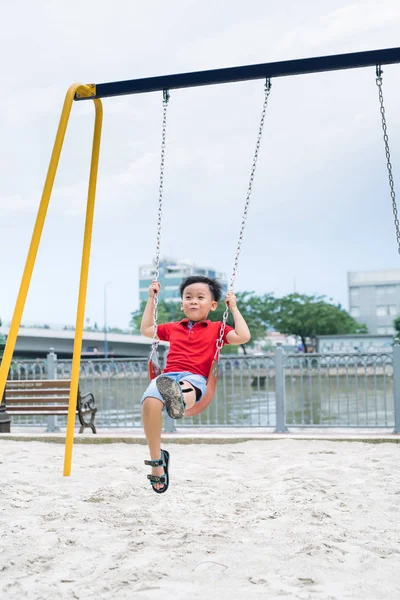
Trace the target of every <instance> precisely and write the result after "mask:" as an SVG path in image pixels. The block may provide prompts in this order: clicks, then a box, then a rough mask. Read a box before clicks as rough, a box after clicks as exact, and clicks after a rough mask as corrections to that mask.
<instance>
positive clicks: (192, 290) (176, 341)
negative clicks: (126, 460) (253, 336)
mask: <svg viewBox="0 0 400 600" xmlns="http://www.w3.org/2000/svg"><path fill="white" fill-rule="evenodd" d="M159 291H160V283H159V282H157V281H153V283H152V284H151V285H150V287H149V299H148V301H147V305H146V308H145V310H144V313H143V317H142V323H141V326H140V331H141V333H142V334H143V335H145V336H146V337H149V338H152V337H153V332H154V317H153V315H154V297H155V296H156V294H158V292H159ZM179 291H180V294H181V298H182V303H181V310H183V312H184V314H185V318H184V319H182V320H181V321H179V322H175V323H165V324H163V325H158V327H157V337H158V339H160V340H164V341H169V342H170V349H169V352H168V356H167V364H166V367H165V369H164V373H163V375H160V376H159V377H157V378H156V379H153V380H152V381H151V382H150V385H149V386H148V388H147V390H146V391H145V393H144V395H143V398H142V420H143V428H144V433H145V435H146V439H147V444H148V446H149V451H150V456H151V459H152V460H150V461H145V464H148V465H150V466H152V467H153V470H152V475H148V476H147V477H148V479H149V480H150V482H151V485H152V486H153V489H154V491H155V492H157V493H158V494H162V493H163V492H166V491H167V488H168V485H169V476H168V463H169V453H168V452H167V451H166V450H161V448H160V444H161V429H162V417H161V412H162V410H163V408H164V407H165V409H166V410H167V412H168V414H169V415H170V416H171V417H173V418H181V417H183V415H184V412H185V409H186V408H191V407H192V406H193V405H194V404H195V403H196V402H198V401H199V400H200V399H201V397H202V396H203V394H204V393H205V391H206V384H207V377H208V374H209V371H210V368H211V364H212V361H213V359H214V355H215V350H216V341H217V339H218V338H219V333H220V329H221V322H220V321H218V322H212V321H209V320H207V317H208V315H209V313H210V311H214V310H215V309H216V308H217V306H218V301H219V300H220V298H221V294H222V290H221V285H220V284H219V282H218V281H217V280H216V279H209V278H208V277H202V276H193V277H188V278H187V279H185V280H184V281H183V282H182V284H181V286H180V288H179ZM225 302H226V304H227V306H228V307H229V309H230V311H231V313H232V316H233V319H234V323H235V327H234V328H233V327H230V326H229V325H226V327H225V332H224V337H223V342H224V344H245V343H246V342H248V341H249V340H250V331H249V328H248V327H247V324H246V321H245V320H244V318H243V317H242V315H241V314H240V312H239V309H238V307H237V305H236V297H235V295H234V294H233V292H229V293H228V294H227V295H226V298H225ZM160 457H161V458H160Z"/></svg>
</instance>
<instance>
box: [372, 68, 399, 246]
mask: <svg viewBox="0 0 400 600" xmlns="http://www.w3.org/2000/svg"><path fill="white" fill-rule="evenodd" d="M382 73H383V71H382V68H381V65H377V67H376V85H377V86H378V91H379V103H380V111H381V117H382V130H383V141H384V142H385V154H386V166H387V171H388V175H389V186H390V197H391V199H392V209H393V216H394V226H395V228H396V238H397V249H398V253H399V254H400V223H399V217H398V213H397V204H396V193H395V191H394V181H393V172H392V163H391V160H390V150H389V137H388V134H387V124H386V115H385V107H384V105H383V92H382Z"/></svg>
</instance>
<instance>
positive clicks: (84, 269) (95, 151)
mask: <svg viewBox="0 0 400 600" xmlns="http://www.w3.org/2000/svg"><path fill="white" fill-rule="evenodd" d="M75 94H79V95H80V96H81V97H92V96H95V95H96V89H95V87H94V86H93V85H82V84H79V83H75V84H73V85H71V86H70V87H69V89H68V91H67V93H66V96H65V100H64V105H63V109H62V112H61V117H60V123H59V125H58V129H57V134H56V139H55V142H54V147H53V152H52V154H51V158H50V163H49V168H48V170H47V176H46V180H45V184H44V188H43V193H42V198H41V200H40V204H39V209H38V214H37V217H36V221H35V226H34V229H33V233H32V239H31V243H30V246H29V250H28V256H27V258H26V262H25V267H24V271H23V274H22V279H21V284H20V288H19V292H18V296H17V301H16V303H15V308H14V314H13V317H12V321H11V325H10V330H9V333H8V336H7V342H6V346H5V349H4V354H3V358H2V361H1V366H0V398H3V393H4V390H5V387H6V382H7V377H8V372H9V370H10V366H11V361H12V357H13V354H14V349H15V344H16V341H17V337H18V331H19V328H20V325H21V319H22V314H23V311H24V308H25V302H26V298H27V296H28V291H29V286H30V282H31V279H32V273H33V269H34V267H35V262H36V257H37V253H38V249H39V244H40V239H41V236H42V232H43V227H44V222H45V219H46V215H47V209H48V206H49V202H50V197H51V193H52V190H53V185H54V180H55V177H56V173H57V168H58V163H59V159H60V155H61V151H62V147H63V143H64V138H65V133H66V130H67V126H68V121H69V116H70V113H71V107H72V103H73V101H74V97H75ZM93 101H94V103H95V110H96V117H95V126H94V136H93V148H92V160H91V168H90V181H89V191H88V200H87V210H86V224H85V235H84V243H83V253H82V266H81V280H80V287H79V298H78V310H77V319H76V323H77V327H76V337H75V343H74V356H73V363H72V377H71V380H72V381H71V390H70V399H69V411H68V423H70V422H71V420H72V418H70V414H73V418H74V419H73V422H72V435H71V425H69V429H67V443H66V468H65V473H64V474H66V475H69V474H70V468H71V455H72V443H73V426H74V422H75V412H76V398H77V393H78V379H79V369H80V354H81V348H82V337H83V321H84V312H85V304H86V290H87V279H88V271H89V258H90V243H91V237H92V227H93V213H94V201H95V193H96V182H97V171H98V162H99V150H100V138H101V126H102V120H103V108H102V104H101V100H99V99H94V98H93ZM73 392H74V393H75V395H73ZM72 407H73V408H72Z"/></svg>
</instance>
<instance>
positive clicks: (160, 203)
mask: <svg viewBox="0 0 400 600" xmlns="http://www.w3.org/2000/svg"><path fill="white" fill-rule="evenodd" d="M168 101H169V91H168V90H164V91H163V120H162V136H161V163H160V184H159V188H158V216H157V242H156V254H155V258H154V266H155V274H154V281H158V278H159V276H160V248H161V223H162V206H163V192H164V167H165V139H166V134H167V108H168ZM153 320H154V331H153V340H152V344H151V354H150V358H151V357H152V355H153V354H154V353H156V352H157V349H158V344H159V341H158V340H157V327H158V295H157V294H155V295H154V310H153Z"/></svg>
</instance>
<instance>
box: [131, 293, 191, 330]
mask: <svg viewBox="0 0 400 600" xmlns="http://www.w3.org/2000/svg"><path fill="white" fill-rule="evenodd" d="M146 304H147V300H142V301H141V303H140V308H139V309H138V310H135V312H133V313H131V320H130V322H129V326H130V327H132V329H133V331H134V332H135V333H138V332H139V331H140V323H141V321H142V315H143V312H144V309H145V308H146ZM181 315H182V316H183V313H181V311H180V307H179V304H178V303H175V302H166V301H165V300H160V301H159V303H158V322H159V323H168V322H169V321H178V320H179V319H180V318H181Z"/></svg>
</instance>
